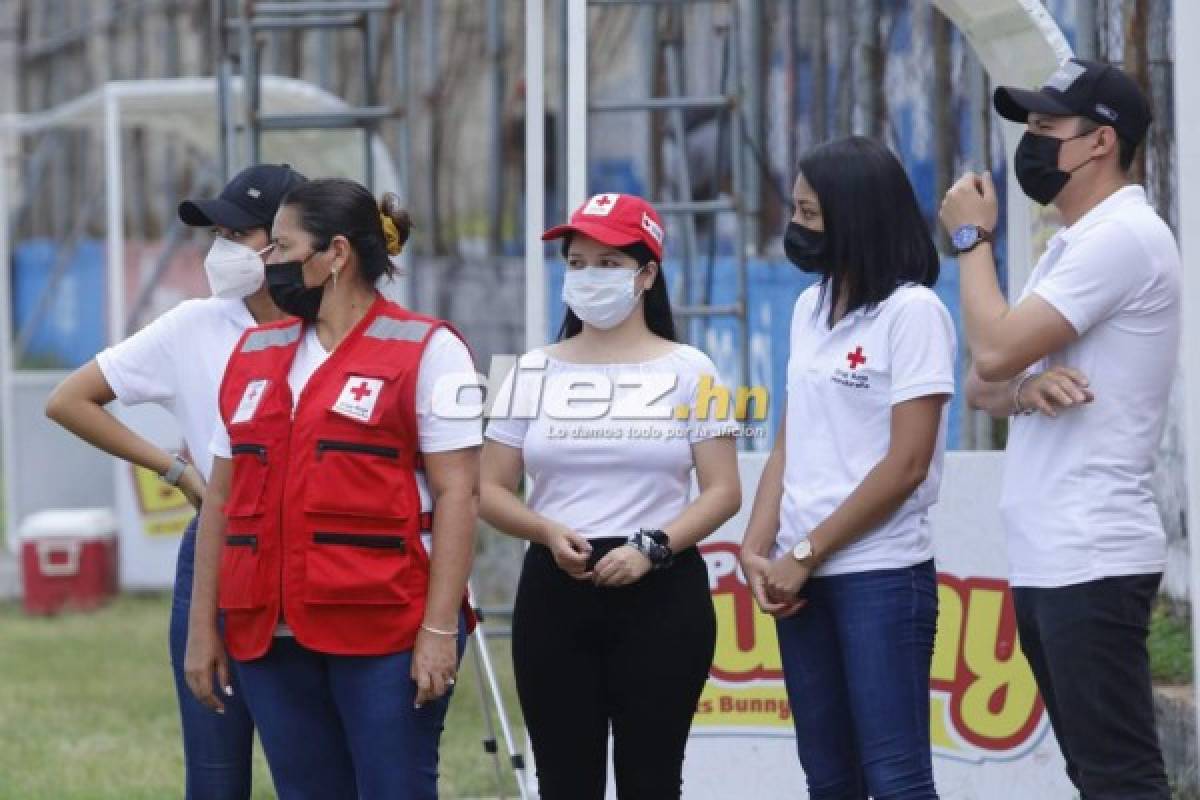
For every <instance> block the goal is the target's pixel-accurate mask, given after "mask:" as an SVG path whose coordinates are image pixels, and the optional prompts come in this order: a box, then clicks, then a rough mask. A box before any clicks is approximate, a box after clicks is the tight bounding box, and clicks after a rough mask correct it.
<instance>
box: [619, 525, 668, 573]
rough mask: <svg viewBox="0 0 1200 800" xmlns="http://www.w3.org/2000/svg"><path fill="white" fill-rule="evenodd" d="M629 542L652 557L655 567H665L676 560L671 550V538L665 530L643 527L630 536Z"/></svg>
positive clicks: (649, 557)
mask: <svg viewBox="0 0 1200 800" xmlns="http://www.w3.org/2000/svg"><path fill="white" fill-rule="evenodd" d="M628 543H629V544H630V545H631V546H632V547H633V548H634V549H635V550H637V551H638V552H640V553H641V554H642V555H644V556H646V558H648V559H650V564H651V565H652V566H653V568H654V569H665V568H666V567H669V566H671V564H673V563H674V562H675V553H674V552H672V551H671V539H670V537H668V536H667V534H666V533H665V532H663V531H660V530H656V529H651V528H642V529H641V530H639V531H638V532H637V533H635V534H633V535H632V536H630V537H629V542H628Z"/></svg>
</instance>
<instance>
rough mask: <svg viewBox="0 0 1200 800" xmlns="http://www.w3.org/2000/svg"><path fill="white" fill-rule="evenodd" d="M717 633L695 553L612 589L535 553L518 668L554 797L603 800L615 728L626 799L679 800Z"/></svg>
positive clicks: (527, 568) (516, 623) (525, 578)
mask: <svg viewBox="0 0 1200 800" xmlns="http://www.w3.org/2000/svg"><path fill="white" fill-rule="evenodd" d="M623 541H624V540H615V539H614V540H600V541H599V542H597V541H595V540H593V542H592V546H593V548H594V549H595V550H597V551H607V550H611V549H612V548H613V547H616V546H618V545H620V544H622V543H623ZM716 630H717V629H716V616H715V614H714V613H713V606H712V598H711V595H710V594H709V589H708V571H707V569H706V568H705V564H704V559H703V558H701V556H700V553H699V552H698V551H697V550H696V549H695V548H690V549H688V550H685V551H684V552H682V553H679V554H678V555H677V556H676V561H675V564H674V566H672V567H670V568H668V569H663V570H656V571H653V572H650V573H648V574H647V575H646V576H645V577H643V578H642V579H641V580H640V581H638V582H636V583H633V584H630V585H629V586H622V587H618V588H611V589H605V588H599V587H596V586H594V585H593V584H592V583H590V582H588V581H579V580H576V579H574V578H572V577H570V576H569V575H567V574H566V573H564V572H563V571H562V570H560V569H559V568H558V565H557V564H556V563H555V562H554V558H553V556H551V554H550V551H549V550H547V549H546V548H545V547H542V546H540V545H532V546H531V547H530V548H529V551H528V553H527V554H526V556H525V565H524V568H523V569H522V571H521V580H520V583H519V585H518V588H517V599H516V605H515V608H514V610H513V666H514V668H515V672H516V679H517V693H518V695H519V697H520V699H521V710H522V712H523V713H524V715H525V725H526V727H527V728H528V730H529V736H530V739H531V740H532V742H533V754H534V757H535V759H536V761H537V775H538V786H539V791H540V793H541V797H542V800H602V798H603V797H604V789H605V778H606V767H607V761H608V758H607V757H608V736H609V726H610V725H611V727H612V737H613V766H614V771H615V775H616V783H617V796H618V797H619V798H621V800H675V799H676V798H678V797H679V796H680V792H681V787H682V780H683V779H682V771H683V753H684V748H685V747H686V745H687V738H688V731H689V730H690V728H691V724H692V717H693V715H694V714H695V713H696V705H697V703H698V701H699V699H700V692H701V691H702V690H703V688H704V684H705V681H706V680H707V679H708V672H709V668H710V667H711V666H712V659H713V650H714V648H715V646H716V635H717V634H716Z"/></svg>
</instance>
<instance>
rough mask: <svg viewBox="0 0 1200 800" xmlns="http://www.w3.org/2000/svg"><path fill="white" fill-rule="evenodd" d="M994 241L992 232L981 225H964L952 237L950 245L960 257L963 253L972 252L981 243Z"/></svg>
mask: <svg viewBox="0 0 1200 800" xmlns="http://www.w3.org/2000/svg"><path fill="white" fill-rule="evenodd" d="M994 241H995V236H994V235H993V234H992V232H991V231H989V230H988V229H987V228H984V227H982V226H980V225H963V226H961V227H959V228H958V229H957V230H955V231H954V234H953V235H952V236H951V237H950V243H951V244H953V245H954V252H955V253H956V254H957V255H960V256H961V255H962V254H963V253H969V252H971V251H972V250H974V249H975V248H976V247H978V246H979V245H980V243H981V242H994Z"/></svg>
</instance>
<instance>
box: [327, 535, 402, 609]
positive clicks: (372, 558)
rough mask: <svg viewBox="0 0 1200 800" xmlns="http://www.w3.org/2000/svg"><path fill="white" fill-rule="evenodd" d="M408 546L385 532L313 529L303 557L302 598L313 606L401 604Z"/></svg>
mask: <svg viewBox="0 0 1200 800" xmlns="http://www.w3.org/2000/svg"><path fill="white" fill-rule="evenodd" d="M408 567H409V557H408V548H407V545H406V542H405V539H404V537H403V536H400V535H397V534H388V533H343V532H334V531H317V532H316V533H314V534H313V535H312V544H310V545H309V547H308V552H307V554H306V556H305V586H304V601H305V602H306V603H312V604H314V605H339V606H344V605H405V604H407V603H408V592H407V591H406V590H405V585H404V582H405V576H406V574H407V573H408Z"/></svg>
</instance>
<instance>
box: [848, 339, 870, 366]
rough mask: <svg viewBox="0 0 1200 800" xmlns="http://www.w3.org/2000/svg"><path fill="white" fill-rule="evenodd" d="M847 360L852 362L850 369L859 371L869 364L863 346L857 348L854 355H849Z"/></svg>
mask: <svg viewBox="0 0 1200 800" xmlns="http://www.w3.org/2000/svg"><path fill="white" fill-rule="evenodd" d="M846 359H847V360H848V361H849V362H850V369H858V368H859V367H861V366H862V365H863V364H865V363H867V357H866V356H864V355H863V351H862V345H861V344H860V345H859V346H858V347H857V348H855V350H854V352H853V353H847V354H846Z"/></svg>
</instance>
